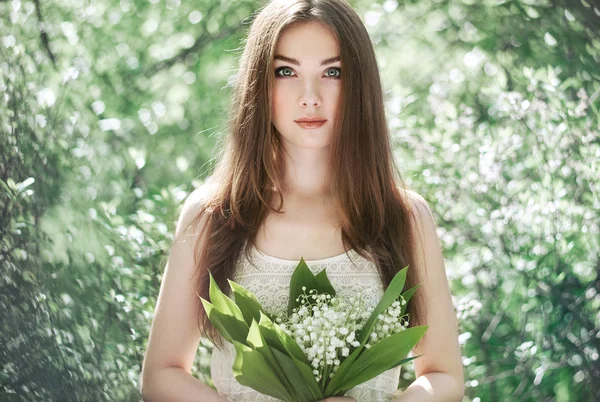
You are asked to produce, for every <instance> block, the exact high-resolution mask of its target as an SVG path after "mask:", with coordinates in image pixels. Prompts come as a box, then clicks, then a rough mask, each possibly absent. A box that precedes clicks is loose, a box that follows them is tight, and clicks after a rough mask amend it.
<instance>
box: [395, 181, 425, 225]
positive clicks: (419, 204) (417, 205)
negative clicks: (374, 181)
mask: <svg viewBox="0 0 600 402" xmlns="http://www.w3.org/2000/svg"><path fill="white" fill-rule="evenodd" d="M398 191H400V194H401V195H402V197H403V198H404V200H405V201H406V202H407V203H408V204H409V205H408V206H409V208H410V212H411V213H412V214H413V215H415V217H419V218H423V216H427V215H431V208H430V207H429V204H428V203H427V201H426V200H425V198H424V197H423V196H422V195H421V194H419V193H417V192H416V191H415V190H412V189H409V188H398Z"/></svg>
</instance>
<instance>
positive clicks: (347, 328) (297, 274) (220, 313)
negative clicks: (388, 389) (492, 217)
mask: <svg viewBox="0 0 600 402" xmlns="http://www.w3.org/2000/svg"><path fill="white" fill-rule="evenodd" d="M407 270H408V267H405V268H404V269H402V270H400V271H399V272H398V273H397V274H396V275H395V276H394V278H393V279H392V281H391V283H390V285H389V286H388V288H387V289H386V291H385V293H384V294H383V297H382V298H381V300H380V301H379V303H378V304H377V306H376V307H375V308H370V307H368V306H366V305H365V304H364V303H362V297H361V296H360V295H358V297H357V298H356V299H348V298H342V297H337V296H336V291H335V289H334V288H333V286H332V285H331V283H330V282H329V279H328V278H327V273H326V272H325V270H323V271H321V272H320V273H318V274H317V275H316V276H315V275H313V273H312V272H311V271H310V269H309V268H308V266H307V265H306V263H305V262H304V260H303V259H301V260H300V263H299V264H298V266H297V267H296V269H295V270H294V273H293V275H292V278H291V282H290V298H289V302H288V309H287V314H286V315H280V316H277V315H272V314H269V313H266V312H265V310H264V309H263V308H262V306H261V305H260V303H259V302H258V300H257V299H256V297H255V296H254V295H253V294H252V293H251V292H250V291H248V290H247V289H245V288H243V287H242V286H240V285H238V284H237V283H235V282H233V281H230V280H228V281H229V285H230V286H231V290H232V293H233V297H234V300H235V301H234V300H232V299H230V298H229V297H227V296H226V295H225V294H224V293H223V292H221V290H220V289H219V287H218V285H217V284H216V282H215V281H214V279H213V277H212V274H210V273H209V276H210V289H209V295H210V299H211V302H212V303H210V302H208V301H206V300H205V299H203V298H201V299H202V304H203V306H204V309H205V311H206V314H207V316H208V318H209V319H210V321H211V323H212V324H213V325H214V327H215V328H216V329H217V331H218V332H219V333H220V334H221V335H222V336H223V338H224V339H226V340H227V341H229V342H231V343H232V344H233V345H234V346H235V350H236V357H235V360H234V363H233V373H234V376H235V378H236V380H237V381H238V382H239V383H240V384H242V385H245V386H248V387H251V388H253V389H255V390H256V391H258V392H260V393H263V394H266V395H270V396H273V397H275V398H278V399H281V400H283V401H286V402H314V401H318V400H321V399H324V398H327V397H330V396H342V395H344V394H345V393H346V392H347V391H348V390H350V389H351V388H353V387H355V386H357V385H359V384H362V383H364V382H365V381H368V380H370V379H372V378H374V377H376V376H378V375H379V374H381V373H383V372H385V371H387V370H390V369H392V368H394V367H396V366H399V365H401V364H403V363H406V362H408V361H411V360H413V359H416V358H417V357H419V356H414V357H411V358H407V357H406V356H407V355H408V353H409V352H410V350H411V349H412V348H413V347H414V346H415V345H416V344H417V343H418V342H419V340H420V339H421V338H422V337H423V335H424V334H425V331H426V330H427V326H419V327H413V328H407V327H408V314H406V307H407V304H408V301H409V300H410V298H411V297H412V295H413V294H414V292H415V291H416V290H417V289H418V288H419V286H420V285H417V286H415V287H413V288H411V289H409V290H407V291H405V292H404V293H402V289H403V288H404V283H405V281H406V273H407Z"/></svg>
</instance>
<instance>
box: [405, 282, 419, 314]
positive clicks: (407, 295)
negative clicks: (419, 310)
mask: <svg viewBox="0 0 600 402" xmlns="http://www.w3.org/2000/svg"><path fill="white" fill-rule="evenodd" d="M421 285H422V284H420V283H419V284H418V285H416V286H413V287H412V288H410V289H408V290H407V291H406V292H404V293H402V297H403V298H404V301H405V302H406V304H405V305H404V306H401V309H400V316H401V317H402V316H403V315H404V313H405V312H406V308H407V307H408V302H409V301H410V299H411V298H412V297H413V295H414V294H415V292H416V291H417V289H419V288H420V287H421Z"/></svg>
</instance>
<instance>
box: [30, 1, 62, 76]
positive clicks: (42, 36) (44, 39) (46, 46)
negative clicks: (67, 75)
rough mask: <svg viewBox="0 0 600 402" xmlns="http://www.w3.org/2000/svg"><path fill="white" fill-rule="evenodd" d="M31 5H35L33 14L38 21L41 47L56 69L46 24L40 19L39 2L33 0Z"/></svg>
mask: <svg viewBox="0 0 600 402" xmlns="http://www.w3.org/2000/svg"><path fill="white" fill-rule="evenodd" d="M33 4H35V14H36V16H37V18H38V21H39V23H38V27H39V30H40V40H41V41H42V46H43V47H44V50H45V51H46V53H47V54H48V57H49V58H50V61H51V62H52V65H53V66H54V68H55V69H56V56H54V53H52V50H51V49H50V39H49V38H48V34H47V33H46V26H45V25H46V23H45V22H44V18H43V17H42V11H41V6H40V0H33Z"/></svg>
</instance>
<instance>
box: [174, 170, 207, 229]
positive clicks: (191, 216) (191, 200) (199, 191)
mask: <svg viewBox="0 0 600 402" xmlns="http://www.w3.org/2000/svg"><path fill="white" fill-rule="evenodd" d="M215 191H216V186H215V185H214V184H213V183H211V182H208V181H207V182H204V183H202V184H201V185H199V186H198V187H196V188H195V189H194V190H192V192H191V193H189V194H188V195H187V197H186V198H185V201H184V203H183V207H182V208H181V214H180V215H179V220H178V222H177V229H176V233H177V234H180V233H181V232H183V231H185V230H186V229H187V230H189V229H190V228H196V229H197V228H199V227H201V226H203V225H204V222H205V220H206V218H205V216H203V217H202V219H198V218H199V217H200V215H201V214H202V213H203V212H204V210H205V209H206V207H207V205H208V204H209V203H210V201H211V200H212V199H213V198H214V196H215Z"/></svg>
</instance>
